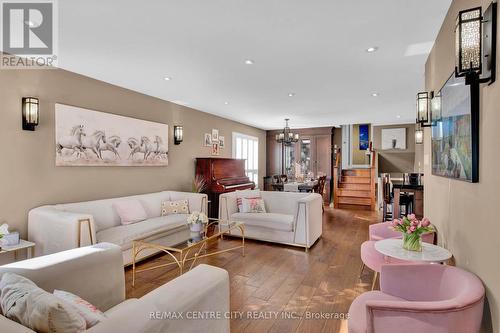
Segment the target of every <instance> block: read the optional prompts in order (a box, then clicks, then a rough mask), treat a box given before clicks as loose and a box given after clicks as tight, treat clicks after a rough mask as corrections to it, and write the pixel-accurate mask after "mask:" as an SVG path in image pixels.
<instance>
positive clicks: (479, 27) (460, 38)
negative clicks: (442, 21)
mask: <svg viewBox="0 0 500 333" xmlns="http://www.w3.org/2000/svg"><path fill="white" fill-rule="evenodd" d="M496 30H497V4H496V3H492V4H491V5H490V6H489V7H488V9H486V11H485V13H484V16H483V15H482V9H481V7H477V8H472V9H467V10H463V11H460V12H459V13H458V18H457V25H456V28H455V43H456V45H455V52H456V57H455V76H456V77H463V76H465V83H466V84H471V83H474V82H478V83H486V82H489V84H492V83H493V82H495V72H496Z"/></svg>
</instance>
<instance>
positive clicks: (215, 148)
mask: <svg viewBox="0 0 500 333" xmlns="http://www.w3.org/2000/svg"><path fill="white" fill-rule="evenodd" d="M219 155H220V146H219V143H218V142H214V143H212V156H219Z"/></svg>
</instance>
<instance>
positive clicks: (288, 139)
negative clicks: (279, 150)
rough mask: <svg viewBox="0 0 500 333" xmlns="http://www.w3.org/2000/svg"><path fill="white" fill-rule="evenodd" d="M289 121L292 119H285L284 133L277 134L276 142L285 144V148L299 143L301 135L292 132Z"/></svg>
mask: <svg viewBox="0 0 500 333" xmlns="http://www.w3.org/2000/svg"><path fill="white" fill-rule="evenodd" d="M289 120H290V119H285V128H284V129H283V132H281V133H278V134H276V141H277V142H278V143H282V144H284V145H285V146H291V145H292V144H294V143H295V142H297V141H299V134H298V133H293V132H291V131H290V127H288V121H289Z"/></svg>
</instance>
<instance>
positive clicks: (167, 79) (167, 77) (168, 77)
mask: <svg viewBox="0 0 500 333" xmlns="http://www.w3.org/2000/svg"><path fill="white" fill-rule="evenodd" d="M163 79H164V80H165V81H170V80H172V78H171V77H170V76H165V77H164V78H163Z"/></svg>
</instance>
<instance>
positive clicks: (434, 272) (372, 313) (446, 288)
mask: <svg viewBox="0 0 500 333" xmlns="http://www.w3.org/2000/svg"><path fill="white" fill-rule="evenodd" d="M380 290H381V291H370V292H366V293H364V294H362V295H360V296H358V297H357V298H356V299H355V300H354V301H353V303H352V304H351V307H350V309H349V325H348V327H349V333H392V332H398V333H399V332H405V333H421V332H432V333H477V332H479V329H480V326H481V318H482V314H483V303H484V287H483V284H482V283H481V281H480V280H479V278H478V277H477V276H475V275H474V274H472V273H469V272H467V271H464V270H462V269H460V268H456V267H452V266H445V265H384V266H382V272H381V276H380Z"/></svg>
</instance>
